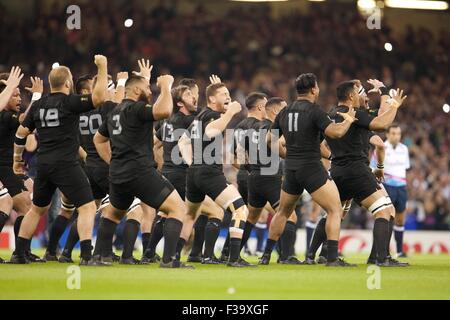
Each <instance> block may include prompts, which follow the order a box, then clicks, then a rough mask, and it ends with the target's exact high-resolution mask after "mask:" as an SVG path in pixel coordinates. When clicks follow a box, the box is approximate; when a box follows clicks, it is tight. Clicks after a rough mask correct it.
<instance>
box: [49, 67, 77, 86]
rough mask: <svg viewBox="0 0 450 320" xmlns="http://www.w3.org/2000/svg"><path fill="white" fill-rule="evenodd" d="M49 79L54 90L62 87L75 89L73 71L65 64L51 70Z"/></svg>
mask: <svg viewBox="0 0 450 320" xmlns="http://www.w3.org/2000/svg"><path fill="white" fill-rule="evenodd" d="M48 81H49V82H50V87H51V89H52V91H54V90H62V89H69V90H70V91H72V89H73V80H72V73H71V72H70V69H69V68H67V67H64V66H60V67H57V68H55V69H53V70H52V71H50V74H49V76H48Z"/></svg>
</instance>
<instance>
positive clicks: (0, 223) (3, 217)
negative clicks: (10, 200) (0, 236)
mask: <svg viewBox="0 0 450 320" xmlns="http://www.w3.org/2000/svg"><path fill="white" fill-rule="evenodd" d="M8 219H9V216H8V215H7V214H6V213H4V212H3V211H0V232H2V230H3V227H4V226H5V223H6V221H8Z"/></svg>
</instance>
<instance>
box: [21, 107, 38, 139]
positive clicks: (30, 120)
mask: <svg viewBox="0 0 450 320" xmlns="http://www.w3.org/2000/svg"><path fill="white" fill-rule="evenodd" d="M37 105H38V104H37V102H35V103H33V105H32V106H31V108H30V110H28V113H27V115H26V116H25V119H24V120H23V122H22V126H23V127H25V128H28V130H30V132H33V131H34V129H36V125H35V123H34V113H35V112H36V110H37V108H38V107H37Z"/></svg>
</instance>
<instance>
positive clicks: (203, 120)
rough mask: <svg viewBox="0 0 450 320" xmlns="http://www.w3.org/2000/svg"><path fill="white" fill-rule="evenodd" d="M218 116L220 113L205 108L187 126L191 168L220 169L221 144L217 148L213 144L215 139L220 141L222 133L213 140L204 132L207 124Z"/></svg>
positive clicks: (221, 160)
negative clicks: (206, 167) (208, 167)
mask: <svg viewBox="0 0 450 320" xmlns="http://www.w3.org/2000/svg"><path fill="white" fill-rule="evenodd" d="M220 116H221V113H220V112H217V111H214V110H212V109H211V108H209V107H206V108H204V109H203V110H202V111H200V113H199V114H198V115H197V116H196V117H195V119H194V121H193V122H192V124H191V125H190V126H189V129H188V132H189V134H190V137H191V144H192V151H193V162H192V165H191V166H192V167H197V166H212V167H216V168H219V169H222V162H223V159H222V143H220V146H219V145H216V144H215V142H216V139H221V138H222V137H223V132H222V134H221V135H219V136H216V137H213V138H210V137H207V136H206V135H205V130H206V127H207V126H208V124H209V123H211V122H212V121H214V120H217V119H219V118H220ZM220 142H222V141H220ZM210 145H213V146H216V147H217V148H212V149H209V148H208V146H210ZM207 148H208V149H207ZM216 151H218V153H216Z"/></svg>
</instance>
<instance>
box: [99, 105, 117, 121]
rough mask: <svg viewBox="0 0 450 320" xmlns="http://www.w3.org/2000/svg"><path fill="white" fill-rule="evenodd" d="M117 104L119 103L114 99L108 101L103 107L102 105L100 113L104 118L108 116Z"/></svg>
mask: <svg viewBox="0 0 450 320" xmlns="http://www.w3.org/2000/svg"><path fill="white" fill-rule="evenodd" d="M116 106H117V103H115V102H112V101H106V102H105V103H104V104H103V105H102V106H101V107H100V113H101V114H102V116H103V117H104V118H106V117H107V116H108V114H109V113H110V112H111V111H112V110H113V109H114V108H115V107H116Z"/></svg>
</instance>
